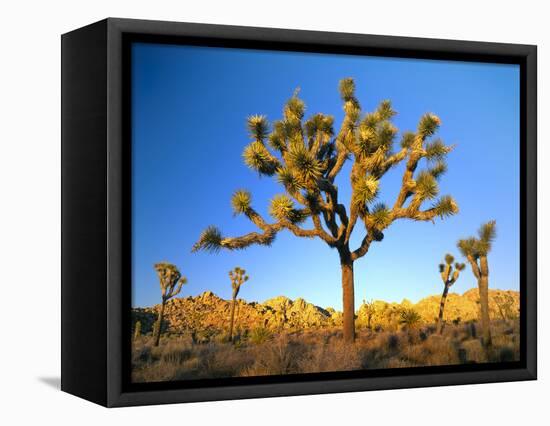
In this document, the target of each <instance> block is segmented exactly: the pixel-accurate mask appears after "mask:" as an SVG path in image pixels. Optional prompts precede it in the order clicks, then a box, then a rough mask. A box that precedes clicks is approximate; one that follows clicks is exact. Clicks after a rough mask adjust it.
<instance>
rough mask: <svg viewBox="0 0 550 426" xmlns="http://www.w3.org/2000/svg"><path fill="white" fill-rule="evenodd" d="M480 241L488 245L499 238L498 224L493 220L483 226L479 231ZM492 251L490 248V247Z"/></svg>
mask: <svg viewBox="0 0 550 426" xmlns="http://www.w3.org/2000/svg"><path fill="white" fill-rule="evenodd" d="M478 235H479V239H480V240H481V241H483V242H485V243H487V244H491V243H492V242H493V241H494V240H495V238H496V236H497V223H496V221H495V220H491V221H489V222H487V223H484V224H483V225H481V227H480V228H479V231H478ZM489 249H490V246H489Z"/></svg>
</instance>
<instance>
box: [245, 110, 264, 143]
mask: <svg viewBox="0 0 550 426" xmlns="http://www.w3.org/2000/svg"><path fill="white" fill-rule="evenodd" d="M247 127H248V131H249V132H250V137H251V138H252V139H254V140H257V141H263V140H264V139H265V138H266V137H267V135H268V134H269V123H268V121H267V117H266V116H265V115H252V116H250V117H248V121H247Z"/></svg>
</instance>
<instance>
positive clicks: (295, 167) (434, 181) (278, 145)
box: [193, 78, 458, 343]
mask: <svg viewBox="0 0 550 426" xmlns="http://www.w3.org/2000/svg"><path fill="white" fill-rule="evenodd" d="M340 96H341V98H342V101H343V104H344V105H343V109H344V113H345V115H344V119H343V121H342V124H341V127H340V130H339V131H338V132H335V131H334V127H333V125H334V117H332V116H330V115H325V114H321V113H319V114H314V115H312V116H310V117H309V118H307V119H306V118H305V117H304V113H305V104H304V102H303V101H302V100H301V99H300V98H299V97H298V94H297V92H295V93H294V96H293V97H292V98H290V99H289V100H288V102H287V103H286V105H285V107H284V109H283V118H282V120H278V121H274V122H273V123H272V125H271V129H270V123H269V122H268V120H267V118H266V117H265V116H262V115H254V116H251V117H249V119H248V129H249V131H250V137H251V139H252V141H251V142H250V144H249V145H247V146H246V147H245V149H244V152H243V159H244V162H245V163H246V165H247V166H248V167H249V168H251V169H252V170H254V171H256V172H258V173H259V174H260V175H264V176H271V177H274V178H275V179H276V180H277V181H278V183H280V184H281V186H282V187H283V189H284V191H285V193H284V194H281V195H276V196H275V197H274V198H273V199H272V200H271V208H270V211H269V213H270V215H271V216H272V217H273V221H272V222H270V221H267V220H266V219H265V218H264V217H263V216H262V215H261V214H260V213H259V212H258V211H257V210H255V209H254V208H253V207H252V195H251V194H250V192H248V191H246V190H243V189H241V190H238V191H236V192H235V193H234V194H233V198H232V200H231V202H232V205H233V210H234V212H235V213H236V214H242V215H244V216H245V217H246V218H248V219H249V220H250V221H251V222H252V224H254V225H255V226H256V227H257V228H258V231H257V232H250V233H248V234H245V235H242V236H238V237H226V236H224V235H223V234H222V232H221V231H220V230H219V229H218V228H216V227H214V226H210V227H208V228H206V230H204V231H203V233H202V234H201V236H200V238H199V239H198V241H197V242H196V243H195V245H194V246H193V251H196V250H210V251H218V250H220V249H226V250H240V249H244V248H247V247H249V246H251V245H254V244H260V245H264V246H269V245H270V244H271V243H273V241H274V240H275V237H276V236H277V234H278V233H279V232H281V231H288V232H291V233H292V234H293V235H295V236H297V237H304V238H319V239H320V240H322V241H323V242H324V243H326V244H327V245H328V246H329V247H330V248H334V249H336V251H337V252H338V257H339V260H340V267H341V271H342V299H343V311H344V312H343V335H344V341H345V342H346V343H352V342H353V341H354V339H355V296H354V273H353V268H354V263H355V261H356V260H358V259H360V258H362V257H363V256H365V255H366V254H367V252H368V251H369V249H370V247H371V244H372V243H373V242H377V241H382V239H383V238H384V231H385V229H386V228H388V227H389V226H390V225H391V224H392V223H393V222H395V221H398V220H402V219H405V220H412V221H416V222H418V221H430V222H433V221H434V220H435V219H436V218H438V217H440V218H445V217H447V216H450V215H453V214H456V213H457V212H458V206H457V205H456V203H455V201H454V200H453V198H452V197H451V196H449V195H445V196H442V197H439V198H438V195H439V185H438V180H439V178H440V177H441V176H442V175H443V174H444V173H445V171H446V163H445V157H446V155H447V154H448V153H449V152H450V151H451V149H452V147H450V146H447V145H445V144H444V143H443V142H442V141H441V140H440V139H432V136H433V135H434V134H435V133H436V132H437V129H438V127H439V125H440V120H439V118H438V117H437V116H436V115H434V114H431V113H427V114H425V115H423V116H422V117H421V119H420V120H419V123H418V127H417V129H416V131H414V132H404V133H403V134H402V138H401V144H400V146H399V148H398V149H396V150H394V148H393V146H394V142H395V139H396V138H397V134H398V130H397V128H396V127H395V126H394V125H393V123H392V118H393V116H394V115H395V114H396V112H395V111H394V110H393V108H392V106H391V103H390V101H388V100H386V101H383V102H381V103H380V105H379V106H378V108H377V109H376V110H375V111H372V112H369V113H364V112H363V111H362V110H361V106H360V104H359V100H358V99H357V98H356V96H355V82H354V80H353V79H352V78H345V79H343V80H342V81H340ZM348 161H349V162H351V167H350V168H344V165H345V163H346V162H348ZM400 163H405V167H404V172H403V177H402V181H401V187H400V188H399V190H398V193H397V194H396V195H395V196H394V199H393V201H392V204H391V205H387V204H384V203H382V202H378V203H375V201H376V200H377V199H378V197H379V189H380V187H381V179H382V177H383V176H384V175H385V174H386V173H387V172H388V171H389V170H390V169H392V168H394V167H395V166H397V165H398V164H400ZM423 163H425V166H426V167H423V168H422V169H420V168H419V166H421V165H423ZM342 170H346V171H347V170H349V171H350V176H349V177H348V178H347V179H346V180H342V182H344V181H347V182H349V184H350V185H351V196H350V200H349V202H348V203H346V204H347V206H346V205H345V204H344V201H343V200H341V198H340V193H339V189H338V186H337V185H336V178H337V176H338V175H339V174H340V173H341V172H342ZM427 202H431V206H428V207H427V208H425V204H426V203H427ZM304 223H306V224H307V223H311V224H312V225H311V227H310V228H307V227H304V226H303V224H304ZM356 225H360V226H357V227H356ZM357 228H361V229H360V232H361V237H360V241H361V242H360V243H359V245H358V247H356V248H353V247H351V242H352V240H353V239H352V234H353V232H354V230H357Z"/></svg>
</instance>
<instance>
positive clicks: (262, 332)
mask: <svg viewBox="0 0 550 426" xmlns="http://www.w3.org/2000/svg"><path fill="white" fill-rule="evenodd" d="M271 337H272V333H271V331H269V330H268V329H267V328H265V327H256V328H254V329H253V330H252V331H251V332H250V337H249V339H250V341H251V342H252V343H254V344H256V345H259V344H261V343H265V342H267V341H268V340H269V339H271Z"/></svg>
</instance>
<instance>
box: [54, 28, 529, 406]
mask: <svg viewBox="0 0 550 426" xmlns="http://www.w3.org/2000/svg"><path fill="white" fill-rule="evenodd" d="M536 68H537V67H536V47H535V46H526V45H516V44H498V43H484V42H467V41H451V40H433V39H419V38H403V37H388V36H372V35H360V34H342V33H326V32H311V31H297V30H282V29H268V28H246V27H232V26H221V25H203V24H188V23H174V22H155V21H140V20H127V19H112V18H110V19H107V20H104V21H101V22H98V23H95V24H92V25H90V26H87V27H84V28H81V29H78V30H75V31H73V32H70V33H68V34H65V35H63V37H62V86H63V88H62V168H63V170H62V198H63V199H62V389H63V390H64V391H67V392H69V393H72V394H75V395H78V396H81V397H83V398H86V399H89V400H91V401H94V402H96V403H99V404H102V405H106V406H127V405H141V404H159V403H174V402H191V401H205V400H218V399H236V398H253V397H269V396H282V395H303V394H315V393H328V392H347V391H363V390H376V389H391V388H404V387H409V388H412V387H419V386H440V385H454V384H467V383H486V382H500V381H514V380H533V379H536V283H537V280H536V261H537V260H536V259H537V253H536V118H537V111H536V88H537V86H536Z"/></svg>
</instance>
